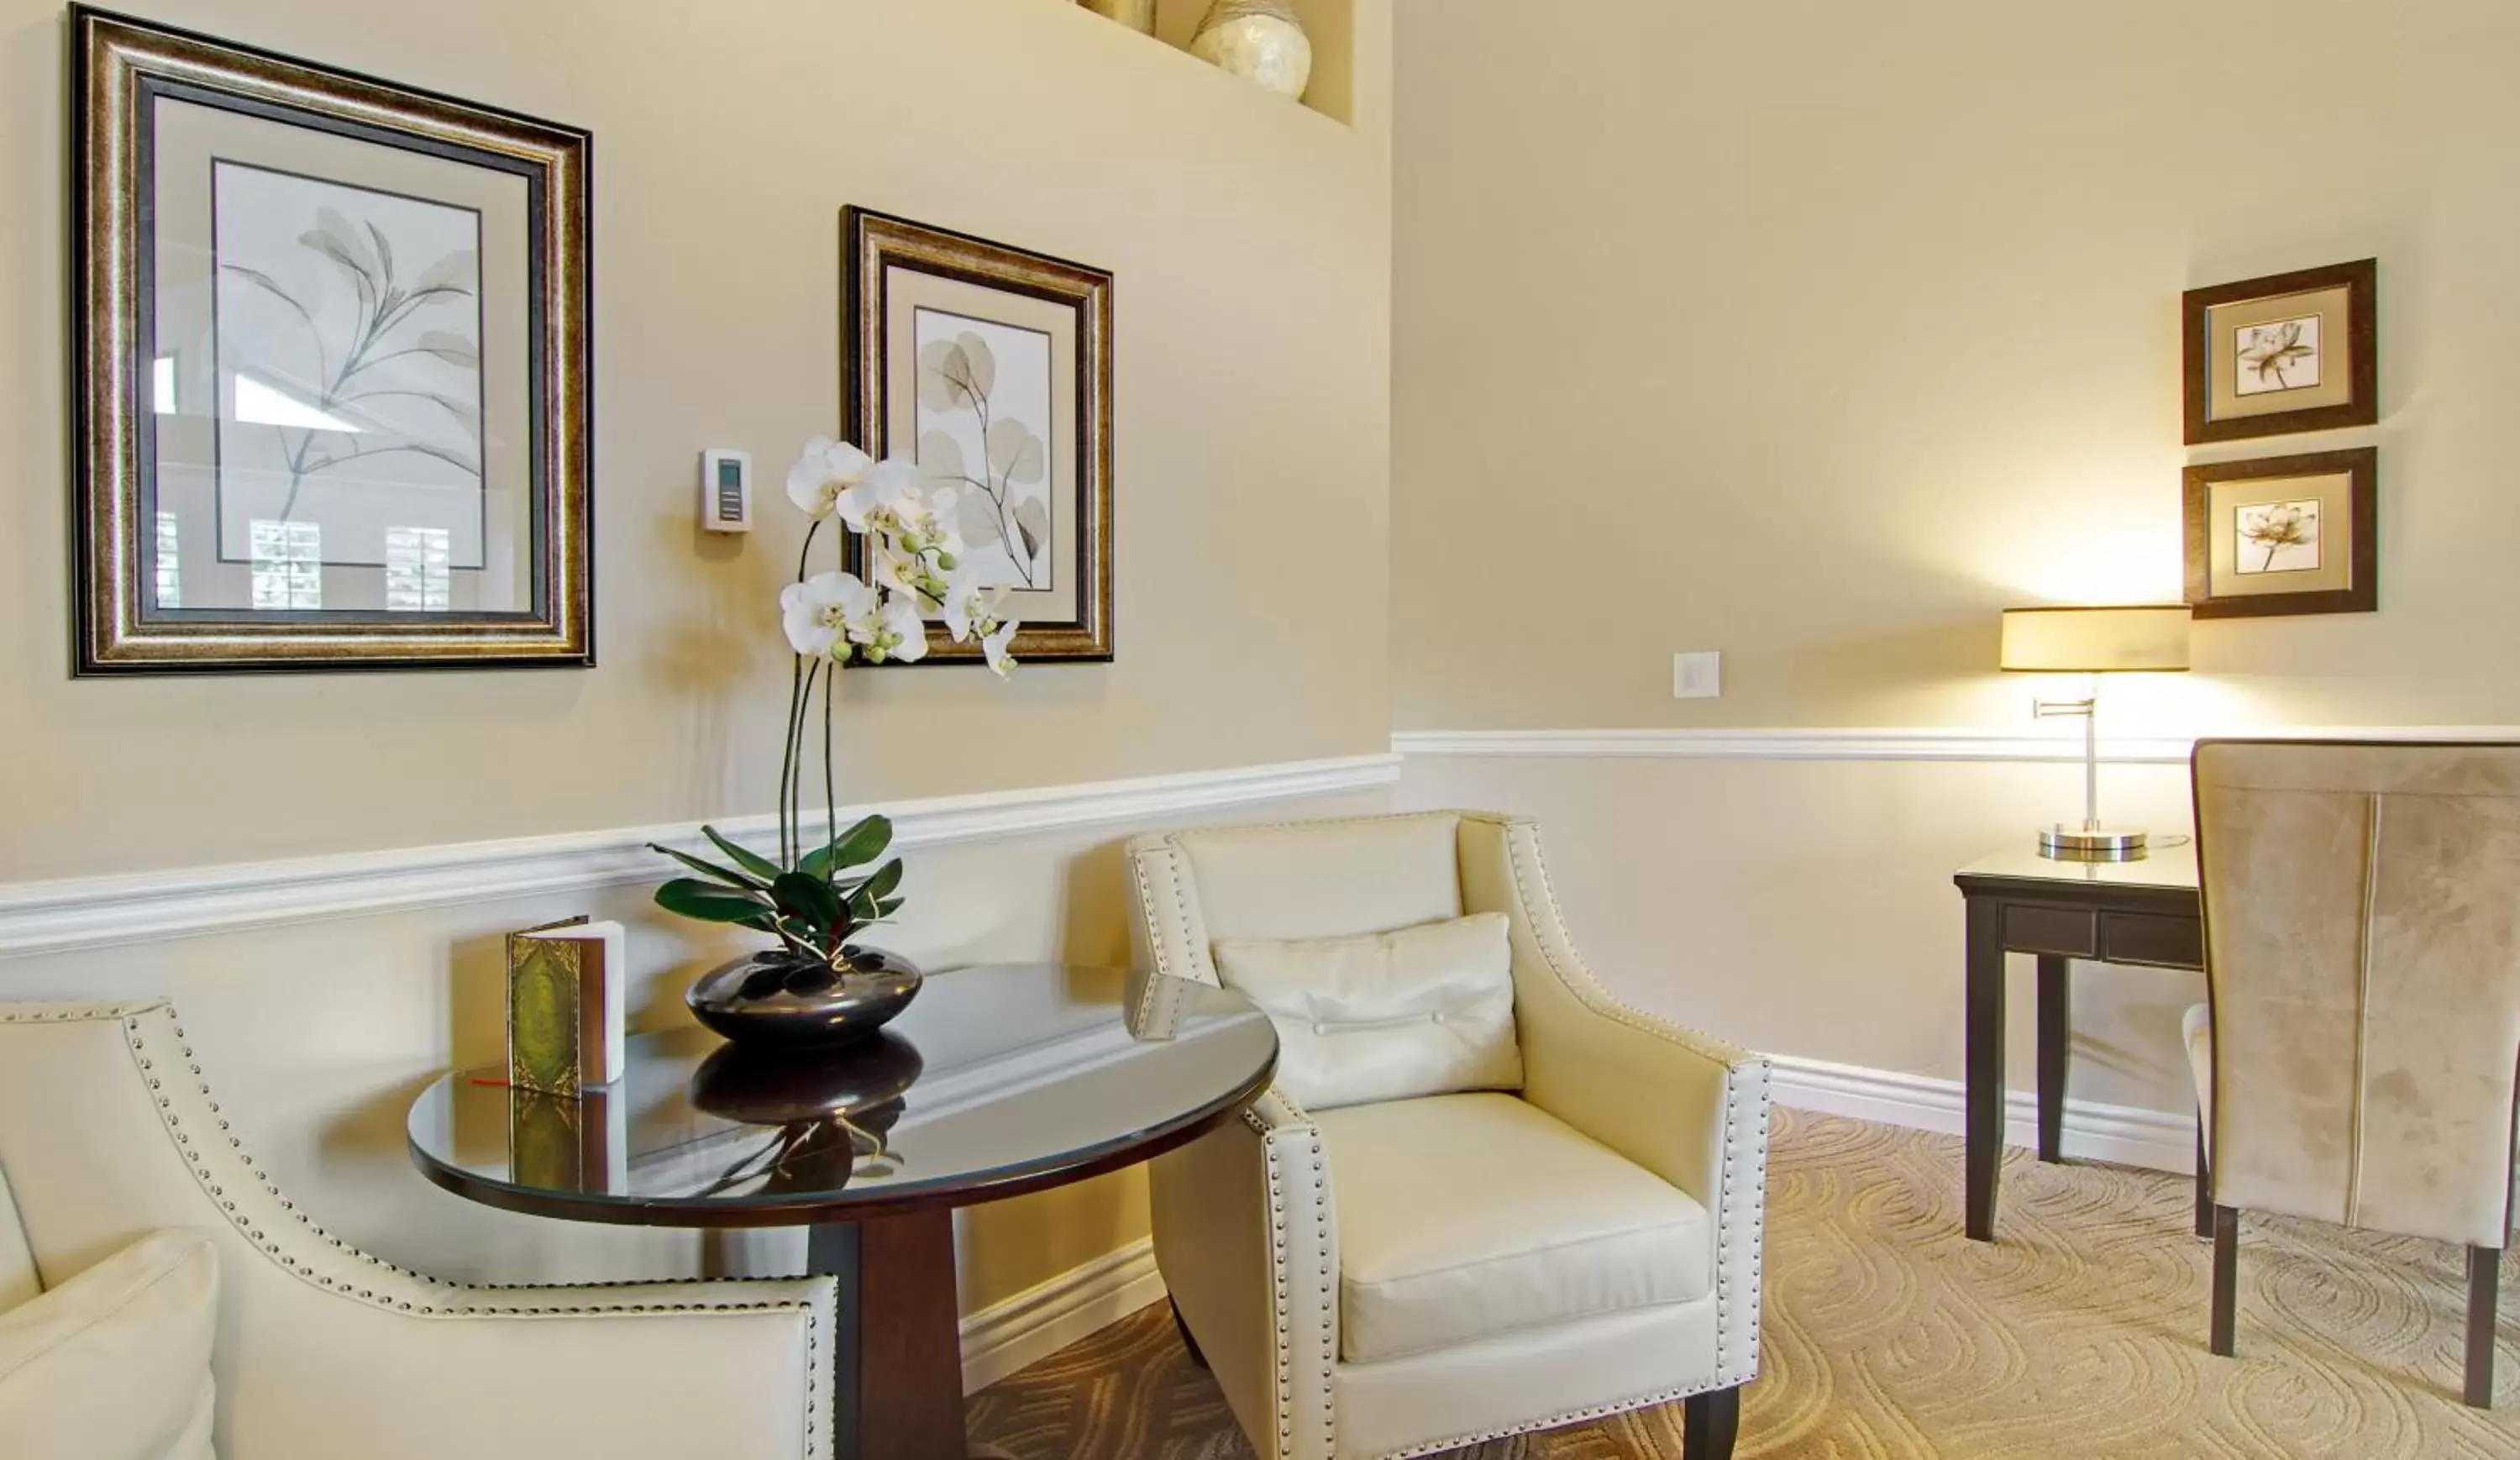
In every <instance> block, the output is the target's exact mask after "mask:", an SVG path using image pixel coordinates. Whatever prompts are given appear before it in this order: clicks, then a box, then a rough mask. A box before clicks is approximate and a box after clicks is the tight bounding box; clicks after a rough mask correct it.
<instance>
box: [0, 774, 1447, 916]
mask: <svg viewBox="0 0 2520 1460" xmlns="http://www.w3.org/2000/svg"><path fill="white" fill-rule="evenodd" d="M1399 777H1400V757H1399V756H1398V755H1397V754H1373V755H1351V756H1346V757H1342V758H1338V759H1329V760H1298V761H1287V762H1283V763H1280V764H1273V765H1251V766H1237V767H1233V768H1231V769H1226V770H1205V771H1189V772H1185V773H1181V774H1177V775H1163V776H1145V777H1140V778H1137V779H1134V780H1125V781H1102V782H1094V783H1089V784H1083V785H1073V786H1050V787H1041V788H1035V789H1029V790H1021V791H993V792H984V793H981V794H978V795H974V796H947V797H931V798H925V799H922V800H902V801H893V802H889V803H886V804H880V805H866V806H842V807H840V808H838V813H837V814H838V817H839V820H840V821H841V823H842V824H844V825H845V824H846V823H848V822H850V821H852V820H855V819H856V818H858V817H860V816H863V815H866V814H867V813H869V812H873V811H881V812H883V813H884V814H886V815H888V816H890V817H891V818H892V820H893V827H894V836H893V841H894V844H895V845H898V846H912V847H915V846H933V845H937V844H943V843H949V842H969V841H977V840H981V839H985V838H996V837H1010V836H1017V835H1021V834H1024V833H1029V832H1044V831H1054V830H1057V829H1061V828H1066V827H1078V826H1092V825H1095V824H1098V823H1104V822H1115V821H1128V820H1135V819H1141V818H1150V817H1159V816H1174V815H1180V814H1183V813H1186V812H1191V811H1199V810H1205V809H1209V808H1213V807H1218V806H1233V805H1242V804H1245V803H1249V802H1257V801H1271V800H1284V799H1288V798H1298V797H1321V796H1336V795H1340V794H1343V793H1348V792H1356V791H1367V790H1373V789H1375V788H1379V787H1385V786H1389V785H1391V784H1393V783H1394V782H1395V781H1397V780H1398V779H1399ZM807 815H808V816H809V817H811V818H812V819H813V820H816V821H819V820H821V819H822V816H823V813H822V810H821V808H820V807H812V808H808V811H807ZM712 824H713V825H715V826H716V827H717V828H718V829H719V830H720V831H722V832H724V833H726V834H727V835H728V836H730V837H733V838H735V839H736V840H737V841H740V842H743V843H746V844H751V845H755V846H766V845H767V844H770V843H771V842H772V841H773V840H775V838H776V836H777V829H778V818H777V817H776V816H775V815H768V814H764V815H758V816H742V817H728V818H725V819H722V820H718V821H715V822H713V823H712ZM651 842H659V843H663V844H668V845H673V846H680V847H685V848H687V849H693V850H699V849H704V848H703V847H702V845H701V843H700V840H699V830H698V827H697V825H696V824H691V823H686V824H683V825H679V826H657V827H631V828H623V829H619V830H614V831H603V832H580V833H572V834H568V835H564V836H554V837H523V838H517V839H515V840H512V841H502V842H473V843H463V844H453V845H442V846H422V847H411V848H406V849H398V850H393V851H370V852H350V853H344V854H341V855H337V856H316V857H298V858H293V859H291V860H288V861H273V862H248V863H238V864H234V865H229V866H218V867H196V868H179V869H175V870H172V871H165V872H143V873H134V874H129V875H122V876H111V877H80V878H65V879H60V880H57V881H47V882H22V883H12V884H6V885H0V957H6V956H9V955H12V954H28V953H51V952H60V951H63V950H65V949H70V948H87V947H103V946H109V945H114V944H121V943H134V942H147V941H153V940H156V939H160V938H169V937H184V936H189V935H196V934H203V933H217V932H232V931H235V930H238V929H244V928H264V927H272V926H276V925H279V924H285V923H301V922H308V921H313V920H316V919H322V918H338V917H355V916H360V915H363V914H369V913H377V912H384V911H390V910H395V909H402V908H414V907H431V906H442V905H445V904H449V903H457V902H471V901H476V900H480V899H484V898H494V897H513V896H521V895H525V894H528V893H542V892H556V891H574V890H585V889H590V888H601V887H612V886H619V885H623V884H628V883H639V882H652V881H655V880H656V879H657V878H659V877H660V876H662V875H663V873H661V872H660V871H659V870H658V859H657V857H656V855H655V853H653V852H652V851H649V850H648V849H647V846H648V844H649V843H651Z"/></svg>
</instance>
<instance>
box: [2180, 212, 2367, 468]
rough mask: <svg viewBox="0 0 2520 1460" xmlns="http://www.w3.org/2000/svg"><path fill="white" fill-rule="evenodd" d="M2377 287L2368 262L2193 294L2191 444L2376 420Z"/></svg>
mask: <svg viewBox="0 0 2520 1460" xmlns="http://www.w3.org/2000/svg"><path fill="white" fill-rule="evenodd" d="M2378 279H2379V264H2378V262H2377V261H2376V260H2373V259H2368V258H2365V259H2362V260H2360V261H2358V262H2355V263H2340V264H2336V265H2333V266H2331V267H2328V268H2322V269H2303V270H2301V271H2299V272H2297V273H2290V274H2273V275H2270V276H2268V277H2266V278H2264V279H2243V280H2241V281H2240V282H2239V283H2237V284H2218V285H2215V286H2214V287H2212V288H2210V289H2191V290H2189V291H2188V292H2187V293H2186V295H2185V296H2184V297H2183V315H2184V323H2183V330H2182V333H2183V337H2184V343H2185V367H2184V376H2185V381H2186V387H2185V393H2186V411H2187V442H2188V444H2189V445H2196V444H2198V443H2201V442H2205V441H2232V440H2242V439H2246V438H2248V437H2252V436H2270V435H2284V434H2287V433H2294V432H2304V431H2334V430H2337V429H2338V428H2341V427H2347V426H2368V425H2370V424H2371V423H2373V422H2375V421H2377V420H2379V419H2380V391H2379V379H2380V364H2379V330H2378V328H2377V323H2378V316H2379V310H2378V303H2377V289H2378Z"/></svg>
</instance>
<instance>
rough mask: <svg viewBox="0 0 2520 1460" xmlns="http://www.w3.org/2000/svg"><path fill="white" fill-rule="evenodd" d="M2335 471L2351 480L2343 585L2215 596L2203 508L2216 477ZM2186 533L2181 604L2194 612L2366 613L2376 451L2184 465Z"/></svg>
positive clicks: (2375, 574)
mask: <svg viewBox="0 0 2520 1460" xmlns="http://www.w3.org/2000/svg"><path fill="white" fill-rule="evenodd" d="M2338 472H2343V473H2346V474H2347V475H2349V476H2350V477H2352V478H2353V485H2352V486H2351V487H2350V488H2349V490H2348V495H2349V496H2350V497H2351V498H2352V500H2351V502H2350V503H2349V506H2350V507H2351V511H2350V512H2349V513H2348V514H2347V518H2348V522H2349V525H2351V528H2352V530H2353V533H2354V545H2353V558H2352V560H2351V561H2350V562H2349V563H2348V564H2347V565H2346V577H2347V583H2346V586H2345V587H2343V588H2322V589H2318V590H2315V591H2310V592H2302V593H2252V594H2245V595H2240V596H2235V597H2229V598H2216V597H2215V596H2214V592H2213V584H2212V581H2211V576H2210V569H2211V566H2212V558H2213V551H2212V550H2213V543H2214V537H2213V523H2212V521H2211V519H2210V518H2209V517H2208V516H2207V511H2206V509H2207V507H2208V505H2209V501H2210V498H2211V497H2212V495H2213V492H2212V487H2213V483H2215V482H2218V481H2252V480H2260V479H2266V478H2269V477H2320V476H2330V475H2333V474H2335V473H2338ZM2183 483H2184V497H2185V514H2186V527H2187V530H2186V536H2187V603H2188V606H2189V607H2190V608H2191V609H2192V610H2193V611H2194V613H2195V615H2196V616H2197V617H2199V618H2261V617H2266V616H2273V615H2281V614H2369V613H2373V612H2376V611H2377V610H2378V609H2379V607H2380V452H2379V448H2378V447H2376V446H2357V447H2355V448H2353V449H2351V450H2347V451H2313V452H2309V453H2307V454H2304V455H2301V456H2269V457H2262V458H2260V459H2258V460H2256V461H2228V462H2220V463H2217V464H2215V465H2212V466H2201V467H2189V468H2188V469H2187V470H2186V472H2185V473H2184V474H2183Z"/></svg>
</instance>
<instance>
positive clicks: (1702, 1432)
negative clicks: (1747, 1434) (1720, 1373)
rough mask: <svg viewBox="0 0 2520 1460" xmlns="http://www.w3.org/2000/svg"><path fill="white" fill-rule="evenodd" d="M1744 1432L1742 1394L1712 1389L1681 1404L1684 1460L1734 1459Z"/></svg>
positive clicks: (1736, 1390)
mask: <svg viewBox="0 0 2520 1460" xmlns="http://www.w3.org/2000/svg"><path fill="white" fill-rule="evenodd" d="M1740 1433H1741V1391H1740V1388H1739V1387H1738V1386H1735V1387H1733V1388H1732V1389H1711V1390H1708V1391H1707V1392H1704V1393H1702V1394H1691V1395H1689V1396H1688V1398H1686V1399H1683V1400H1682V1401H1681V1409H1680V1441H1681V1446H1680V1454H1681V1460H1733V1439H1734V1437H1737V1436H1738V1435H1739V1434H1740Z"/></svg>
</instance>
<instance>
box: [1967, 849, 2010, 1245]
mask: <svg viewBox="0 0 2520 1460" xmlns="http://www.w3.org/2000/svg"><path fill="white" fill-rule="evenodd" d="M1967 961H1968V973H1967V978H1968V996H1967V997H1968V1004H1967V1021H1968V1032H1967V1040H1968V1069H1967V1079H1968V1095H1967V1102H1968V1112H1967V1118H1966V1129H1967V1141H1968V1155H1967V1166H1968V1171H1967V1209H1968V1211H1967V1232H1968V1235H1969V1236H1970V1237H1972V1238H1975V1239H1976V1240H1977V1241H1979V1242H1993V1241H1994V1240H1995V1188H1996V1178H1997V1176H1998V1175H1999V1174H2000V1173H2001V1172H2002V1170H2003V903H2002V902H2000V901H1998V900H1996V899H1995V898H1992V897H1971V898H1969V899H1968V959H1967Z"/></svg>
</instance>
